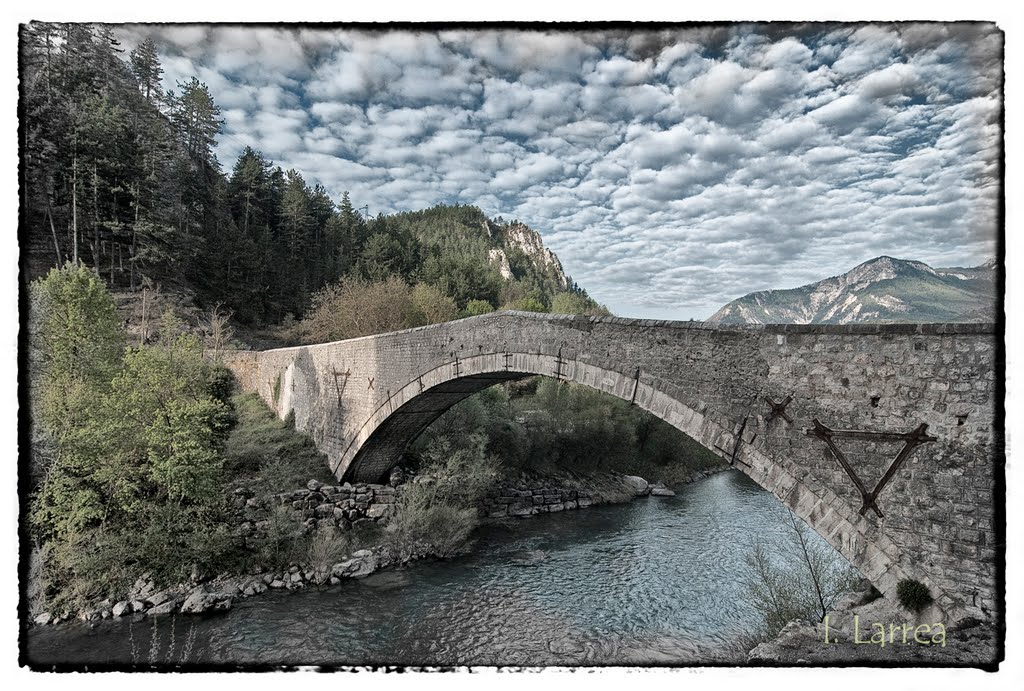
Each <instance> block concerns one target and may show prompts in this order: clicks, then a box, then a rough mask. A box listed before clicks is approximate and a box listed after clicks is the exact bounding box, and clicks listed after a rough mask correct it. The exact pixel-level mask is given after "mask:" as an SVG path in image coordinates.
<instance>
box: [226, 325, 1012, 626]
mask: <svg viewBox="0 0 1024 691" xmlns="http://www.w3.org/2000/svg"><path fill="white" fill-rule="evenodd" d="M999 357H1001V345H1000V343H999V342H998V340H997V332H996V329H995V327H994V326H992V325H985V324H931V325H930V324H890V325H874V324H870V325H868V324H858V325H845V326H836V325H776V326H773V325H767V326H744V327H716V326H711V325H705V324H703V323H700V322H666V321H653V320H636V319H621V318H615V317H581V316H568V315H543V314H531V313H520V312H499V313H492V314H488V315H483V316H480V317H473V318H470V319H463V320H459V321H455V322H448V323H446V324H437V325H433V326H427V327H421V328H418V329H411V330H407V331H400V332H395V333H389V334H381V335H379V336H368V337H365V338H358V339H352V340H349V341H341V342H337V343H325V344H321V345H314V346H305V347H298V348H284V349H278V350H271V351H265V352H259V353H255V352H254V353H238V354H235V355H234V356H232V357H230V358H229V366H231V367H232V369H233V370H234V371H235V373H236V375H237V377H238V379H239V381H240V382H241V384H242V386H243V388H244V389H246V390H249V391H256V392H258V393H259V394H260V396H261V397H262V398H263V399H264V400H266V401H267V402H268V403H269V404H270V405H271V407H272V408H273V409H274V410H275V411H276V412H277V414H278V415H280V416H281V417H282V418H283V417H285V416H287V415H288V414H290V413H293V414H294V419H295V425H296V428H297V429H299V430H302V431H305V432H307V433H308V434H310V435H311V436H312V438H313V439H314V441H315V442H316V444H317V446H318V447H319V448H320V449H321V450H322V451H324V452H325V453H326V454H327V456H328V459H329V462H330V465H331V469H332V471H333V472H334V474H335V475H336V476H337V477H338V478H339V480H340V481H356V480H360V481H368V482H379V481H380V479H381V478H383V477H384V476H385V474H386V473H387V472H388V470H389V469H390V468H391V467H392V466H393V465H394V464H395V463H397V462H398V460H399V457H400V455H401V452H402V451H403V450H404V449H405V448H406V447H407V445H408V444H409V443H410V442H411V441H412V440H413V439H414V438H415V437H416V435H418V434H419V433H420V432H421V431H422V430H423V429H424V428H425V427H426V426H427V425H428V424H429V423H430V422H432V421H433V420H434V419H436V418H437V416H439V415H440V414H441V413H442V412H444V411H445V410H446V409H447V408H449V407H450V406H451V405H453V404H454V403H456V402H458V401H460V400H462V399H464V398H466V397H467V396H469V395H471V394H473V393H475V392H477V391H480V390H482V389H484V388H486V387H488V386H491V385H493V384H495V383H498V382H502V381H508V380H512V379H518V378H521V377H525V376H530V375H536V374H540V375H544V376H549V377H554V378H556V379H559V380H565V381H574V382H578V383H580V384H583V385H586V386H589V387H592V388H594V389H597V390H599V391H603V392H606V393H609V394H612V395H614V396H618V397H619V398H622V399H625V400H627V401H631V402H632V403H634V404H635V405H637V406H640V407H641V408H643V409H645V410H648V411H650V412H652V413H653V414H655V415H657V416H658V417H660V418H661V419H663V420H665V421H666V422H668V423H669V424H671V425H673V426H674V427H676V428H677V429H680V430H682V431H683V432H685V433H686V434H688V435H689V436H691V437H692V438H694V439H696V440H697V441H699V442H700V443H702V444H703V445H704V446H705V447H707V448H708V449H710V450H712V451H713V452H715V453H716V454H718V455H719V456H720V457H721V458H723V459H725V460H726V461H728V462H729V463H731V464H732V465H734V466H735V467H737V468H739V469H740V470H741V471H743V472H744V473H746V474H747V475H748V476H750V477H751V478H752V479H753V480H754V481H756V482H757V483H758V484H760V485H761V486H762V487H764V488H765V489H766V490H768V491H769V492H772V493H773V494H774V495H775V496H776V497H778V498H779V500H780V501H782V502H784V503H785V504H786V505H787V506H789V507H790V508H791V509H792V510H793V511H794V512H795V513H796V514H797V515H798V516H800V518H801V519H803V520H804V521H805V522H807V523H808V525H810V527H811V528H813V529H814V530H816V531H817V532H818V533H820V534H821V535H823V536H824V537H825V539H826V540H828V541H829V542H830V543H831V544H832V545H833V546H835V547H836V548H837V549H838V550H839V551H840V552H841V553H842V554H843V555H844V556H846V558H847V559H849V560H850V561H851V563H853V565H854V566H855V567H857V568H858V569H859V570H860V571H861V573H862V574H864V576H865V577H867V578H869V579H870V580H871V581H872V582H873V583H874V584H875V585H876V586H877V587H878V588H879V589H880V590H881V591H882V592H883V593H885V594H886V595H887V596H889V597H894V594H895V588H896V583H898V582H899V580H901V579H903V578H915V579H917V580H919V581H921V582H923V583H925V584H926V585H927V586H928V587H929V589H930V590H931V591H932V594H933V595H934V596H935V597H936V599H937V600H938V602H939V605H940V606H941V607H942V609H943V610H944V611H945V612H946V613H947V614H949V615H951V616H964V615H973V616H979V617H986V616H988V615H990V614H992V613H993V611H994V608H995V606H996V595H997V594H996V583H997V577H998V574H997V572H996V562H997V559H996V557H997V554H998V553H999V552H1000V550H1002V544H1001V543H1000V541H1001V538H1000V537H999V536H1001V535H1002V533H1001V531H1000V528H1001V526H997V525H996V523H995V522H996V510H995V505H994V502H995V488H996V485H997V482H998V481H999V480H1000V479H1001V477H1002V475H1001V474H1002V473H1003V466H1004V453H1003V443H1002V442H1003V440H1002V420H1001V419H997V416H996V410H997V406H998V404H999V401H997V398H996V397H997V394H998V392H999V391H1001V386H1000V385H1001V382H998V381H997V380H996V376H997V374H996V373H997V371H999V369H1000V363H999V362H998V361H997V358H999ZM768 399H770V402H769V400H768ZM787 399H788V402H787ZM783 402H785V405H784V406H783V405H782V404H783ZM773 404H774V405H773ZM780 409H781V410H780ZM815 421H817V424H819V425H822V426H824V428H826V429H829V430H832V431H834V432H835V436H834V437H832V439H831V441H832V443H833V445H834V446H835V448H836V449H838V450H839V451H840V453H841V455H842V456H843V458H844V459H845V461H846V467H844V465H843V463H842V462H841V461H840V459H839V458H838V457H837V455H836V453H835V452H834V450H833V449H832V448H831V447H830V446H829V444H828V443H827V442H826V441H825V439H824V438H823V437H821V436H816V435H815V434H808V432H809V431H813V430H814V429H816V422H815ZM920 425H927V428H926V432H925V434H926V435H927V436H928V437H930V438H934V440H931V441H927V442H925V443H921V444H919V445H917V446H915V447H914V448H913V449H911V450H910V452H909V453H905V454H901V450H902V449H903V447H904V446H905V439H904V438H903V437H901V436H899V435H906V434H908V433H910V432H912V431H914V430H915V429H917V428H918V427H919V426H920ZM901 456H902V458H901ZM898 458H899V459H900V463H899V464H898V466H897V467H894V461H896V460H897V459H898ZM887 474H888V477H887ZM882 480H885V482H884V486H883V487H881V489H878V491H877V492H875V490H876V489H877V486H878V483H879V482H880V481H882ZM871 494H875V495H876V496H872V497H869V496H868V495H871ZM868 498H871V499H873V502H871V503H869V502H868V501H867V500H868ZM570 501H571V500H570ZM872 505H873V506H875V507H877V508H878V510H879V511H878V512H877V513H876V512H875V511H874V510H873V509H872V508H870V507H871V506H872ZM866 506H867V509H866V510H865V511H863V512H862V509H865V507H866ZM879 513H880V514H881V515H879Z"/></svg>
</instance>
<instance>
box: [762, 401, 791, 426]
mask: <svg viewBox="0 0 1024 691" xmlns="http://www.w3.org/2000/svg"><path fill="white" fill-rule="evenodd" d="M764 400H765V401H766V402H767V403H768V405H770V406H771V407H772V412H770V413H768V415H767V416H766V417H765V419H764V422H765V424H768V423H769V422H771V421H772V420H774V419H775V418H776V417H781V418H782V419H783V420H785V421H786V422H788V423H789V424H791V425H792V424H793V418H791V417H790V416H789V414H788V413H787V412H786V406H788V405H789V404H790V403H791V402H792V400H793V397H792V396H786V397H785V398H784V399H782V403H776V402H775V400H774V399H772V397H771V396H765V397H764Z"/></svg>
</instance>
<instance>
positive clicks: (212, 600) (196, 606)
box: [181, 589, 231, 614]
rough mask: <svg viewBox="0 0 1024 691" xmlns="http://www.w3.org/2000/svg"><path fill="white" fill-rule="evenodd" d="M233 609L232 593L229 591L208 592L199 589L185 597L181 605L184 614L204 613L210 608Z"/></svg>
mask: <svg viewBox="0 0 1024 691" xmlns="http://www.w3.org/2000/svg"><path fill="white" fill-rule="evenodd" d="M227 609H231V595H229V594H227V593H208V592H206V591H204V590H201V589H197V590H194V591H192V593H191V594H190V595H189V596H188V597H187V598H185V602H184V603H182V605H181V613H182V614H203V613H204V612H208V611H210V610H214V611H221V610H227Z"/></svg>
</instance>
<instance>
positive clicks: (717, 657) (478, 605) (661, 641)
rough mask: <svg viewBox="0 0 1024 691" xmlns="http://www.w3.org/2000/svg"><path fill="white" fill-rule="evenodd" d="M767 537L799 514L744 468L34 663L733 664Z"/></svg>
mask: <svg viewBox="0 0 1024 691" xmlns="http://www.w3.org/2000/svg"><path fill="white" fill-rule="evenodd" d="M815 537H816V536H815ZM758 539H765V540H780V541H792V540H793V535H792V528H791V527H790V525H789V521H788V518H787V510H786V509H785V508H784V507H783V506H782V505H781V504H780V503H779V502H778V501H777V500H776V499H775V498H774V497H772V496H771V495H770V494H768V493H767V492H765V491H764V490H762V489H761V488H759V487H758V486H757V485H755V484H754V483H753V482H752V481H750V480H749V479H748V478H746V477H745V476H744V475H742V474H741V473H739V472H737V471H728V472H723V473H719V474H717V475H713V476H711V477H709V478H707V479H704V480H701V481H698V482H695V483H693V484H691V485H688V486H687V487H684V488H682V490H681V491H679V492H678V494H677V496H675V497H670V498H656V497H651V498H645V499H638V500H635V501H633V502H631V503H629V504H625V505H614V506H600V507H593V508H589V509H584V510H579V511H566V512H562V513H557V514H547V515H541V516H535V517H533V518H530V519H525V520H518V521H514V522H512V523H511V524H509V525H493V526H487V527H485V528H483V529H482V530H481V531H479V538H478V543H477V545H476V549H475V550H474V552H473V553H472V554H471V555H468V556H466V557H462V558H459V559H454V560H450V561H431V562H421V563H415V564H413V565H411V566H410V567H409V568H406V569H403V570H398V571H385V572H381V573H378V574H374V575H373V576H370V577H369V578H366V579H364V580H360V581H345V582H343V583H342V584H341V585H338V586H333V587H329V588H324V589H320V590H317V589H306V590H301V591H296V592H284V591H269V592H267V593H265V594H264V595H262V596H258V597H254V598H250V599H247V600H244V601H239V602H238V603H237V604H236V606H235V607H234V608H233V609H232V610H231V611H230V612H227V613H225V614H221V615H215V616H210V617H205V618H190V617H188V616H181V615H178V616H176V617H174V618H172V619H168V618H163V619H160V620H158V621H156V623H154V620H149V619H144V620H142V621H139V622H129V621H102V622H96V623H94V624H93V628H91V627H90V625H88V624H85V623H77V622H76V623H72V624H66V625H61V626H56V627H36V628H33V629H32V630H31V631H30V634H29V638H28V653H29V657H30V659H31V660H32V661H33V662H34V663H36V664H39V665H48V664H51V663H54V662H66V663H73V664H86V663H100V664H111V663H114V664H120V665H130V664H133V663H139V664H147V663H150V662H154V661H155V662H157V663H162V664H166V663H177V662H180V661H182V660H184V661H185V662H186V663H200V664H253V663H256V664H264V665H288V664H305V665H379V664H392V665H410V666H418V665H431V666H438V665H440V666H449V665H493V664H500V665H515V666H533V665H647V664H694V663H699V662H715V661H719V662H723V661H727V660H730V659H733V660H735V659H736V658H735V655H736V650H735V646H734V643H735V641H737V639H738V638H739V637H741V636H743V635H744V634H746V633H747V632H749V631H750V630H751V628H752V627H753V626H754V625H755V624H756V622H757V615H756V612H755V611H754V609H753V607H752V605H751V603H750V602H749V600H748V599H747V596H746V594H745V591H746V589H745V588H744V586H743V583H742V580H743V575H744V574H745V573H746V571H747V565H746V562H745V556H746V555H747V554H748V553H749V551H750V549H751V548H752V547H753V545H754V544H755V543H756V541H757V540H758ZM835 558H836V559H841V558H842V557H840V556H839V555H838V553H836V554H835Z"/></svg>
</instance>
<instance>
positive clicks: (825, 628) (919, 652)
mask: <svg viewBox="0 0 1024 691" xmlns="http://www.w3.org/2000/svg"><path fill="white" fill-rule="evenodd" d="M998 653H999V627H998V626H997V625H996V624H995V623H994V622H991V621H979V620H978V619H974V618H966V619H962V620H960V621H955V622H951V621H946V622H942V621H941V617H940V616H939V615H938V614H937V612H936V611H935V610H934V609H933V608H927V609H925V610H923V611H922V612H919V613H915V612H910V611H908V610H905V609H903V608H901V607H900V606H899V605H898V604H896V603H893V602H890V601H889V600H887V599H886V598H884V597H881V596H877V591H876V592H875V593H871V592H869V590H868V588H861V589H858V590H857V591H856V592H852V593H849V594H848V595H846V596H845V597H844V598H843V599H842V600H841V601H840V602H839V603H838V604H837V605H836V607H835V608H834V609H833V610H832V611H830V612H829V614H828V617H827V620H826V621H825V622H821V623H813V622H807V621H794V622H791V623H790V624H788V625H787V626H786V627H785V628H784V629H783V630H782V631H781V632H780V633H779V635H778V636H776V637H775V638H774V639H772V640H770V641H767V642H764V643H761V644H760V645H758V646H756V647H755V648H753V649H752V650H751V651H750V652H749V653H748V655H747V662H749V663H751V664H763V665H786V666H789V665H807V666H812V667H813V666H821V665H837V664H848V665H867V666H888V665H923V666H936V667H963V666H971V667H979V666H987V665H993V664H995V661H996V660H997V657H998Z"/></svg>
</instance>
